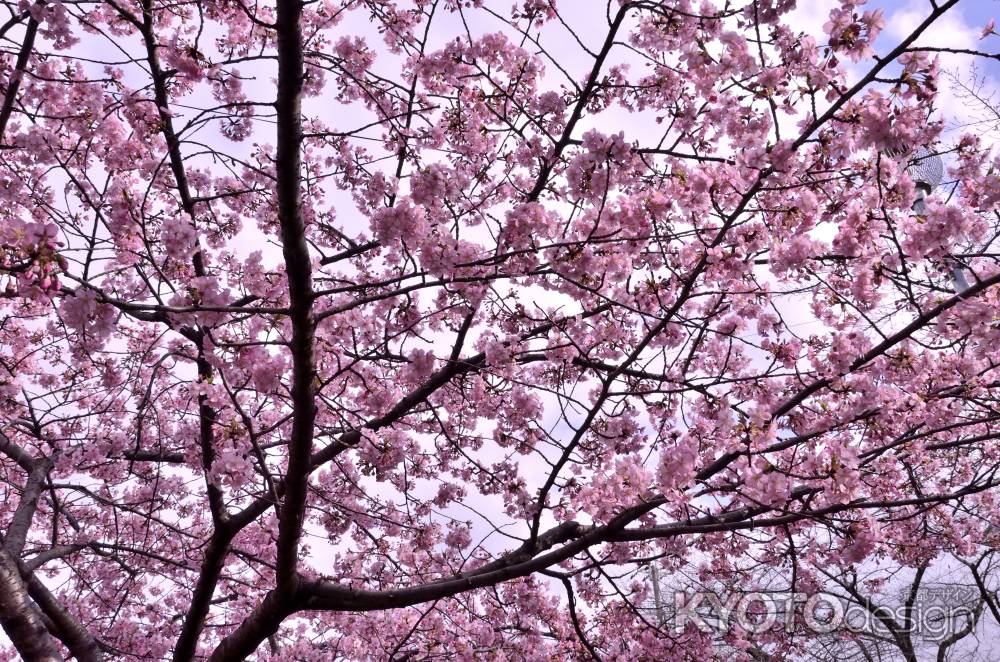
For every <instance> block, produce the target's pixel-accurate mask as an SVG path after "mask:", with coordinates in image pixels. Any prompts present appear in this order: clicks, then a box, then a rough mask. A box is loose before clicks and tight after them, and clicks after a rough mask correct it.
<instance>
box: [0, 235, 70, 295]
mask: <svg viewBox="0 0 1000 662" xmlns="http://www.w3.org/2000/svg"><path fill="white" fill-rule="evenodd" d="M57 234H58V228H56V226H55V225H54V224H52V223H33V222H24V221H21V220H18V219H13V220H8V221H7V222H6V223H4V224H3V225H0V275H6V276H7V284H6V287H5V288H4V296H7V297H15V296H31V295H37V294H46V293H49V292H53V291H55V290H58V289H59V277H58V273H59V271H61V270H65V268H66V262H65V259H64V258H63V257H62V256H61V255H60V254H59V253H58V247H59V246H60V245H61V242H59V241H58V240H57V239H56V235H57Z"/></svg>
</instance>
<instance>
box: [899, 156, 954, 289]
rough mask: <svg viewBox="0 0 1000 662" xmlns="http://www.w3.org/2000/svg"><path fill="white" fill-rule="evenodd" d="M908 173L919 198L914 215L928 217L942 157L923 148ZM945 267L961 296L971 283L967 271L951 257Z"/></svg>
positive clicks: (939, 174) (942, 172)
mask: <svg viewBox="0 0 1000 662" xmlns="http://www.w3.org/2000/svg"><path fill="white" fill-rule="evenodd" d="M906 171H907V172H908V173H909V174H910V178H911V179H913V183H914V184H915V185H916V187H917V196H916V199H915V200H914V201H913V207H912V210H913V213H915V214H917V215H918V216H926V215H927V202H926V199H927V196H928V195H930V193H931V191H933V190H934V189H935V188H936V187H937V186H938V185H940V184H941V179H942V178H943V176H944V164H943V163H942V161H941V157H940V156H938V155H937V154H934V153H933V152H930V151H928V150H926V149H924V148H923V147H921V148H920V149H918V150H917V151H916V153H915V154H914V156H913V158H912V159H911V160H910V164H909V165H908V166H906ZM945 266H946V267H948V269H949V271H950V274H951V285H952V288H953V289H954V290H955V293H956V294H961V293H962V292H964V291H965V290H967V289H969V281H967V280H966V278H965V270H964V269H962V266H961V265H960V264H959V263H958V261H957V260H955V259H954V258H952V257H950V256H949V257H946V258H945Z"/></svg>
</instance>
